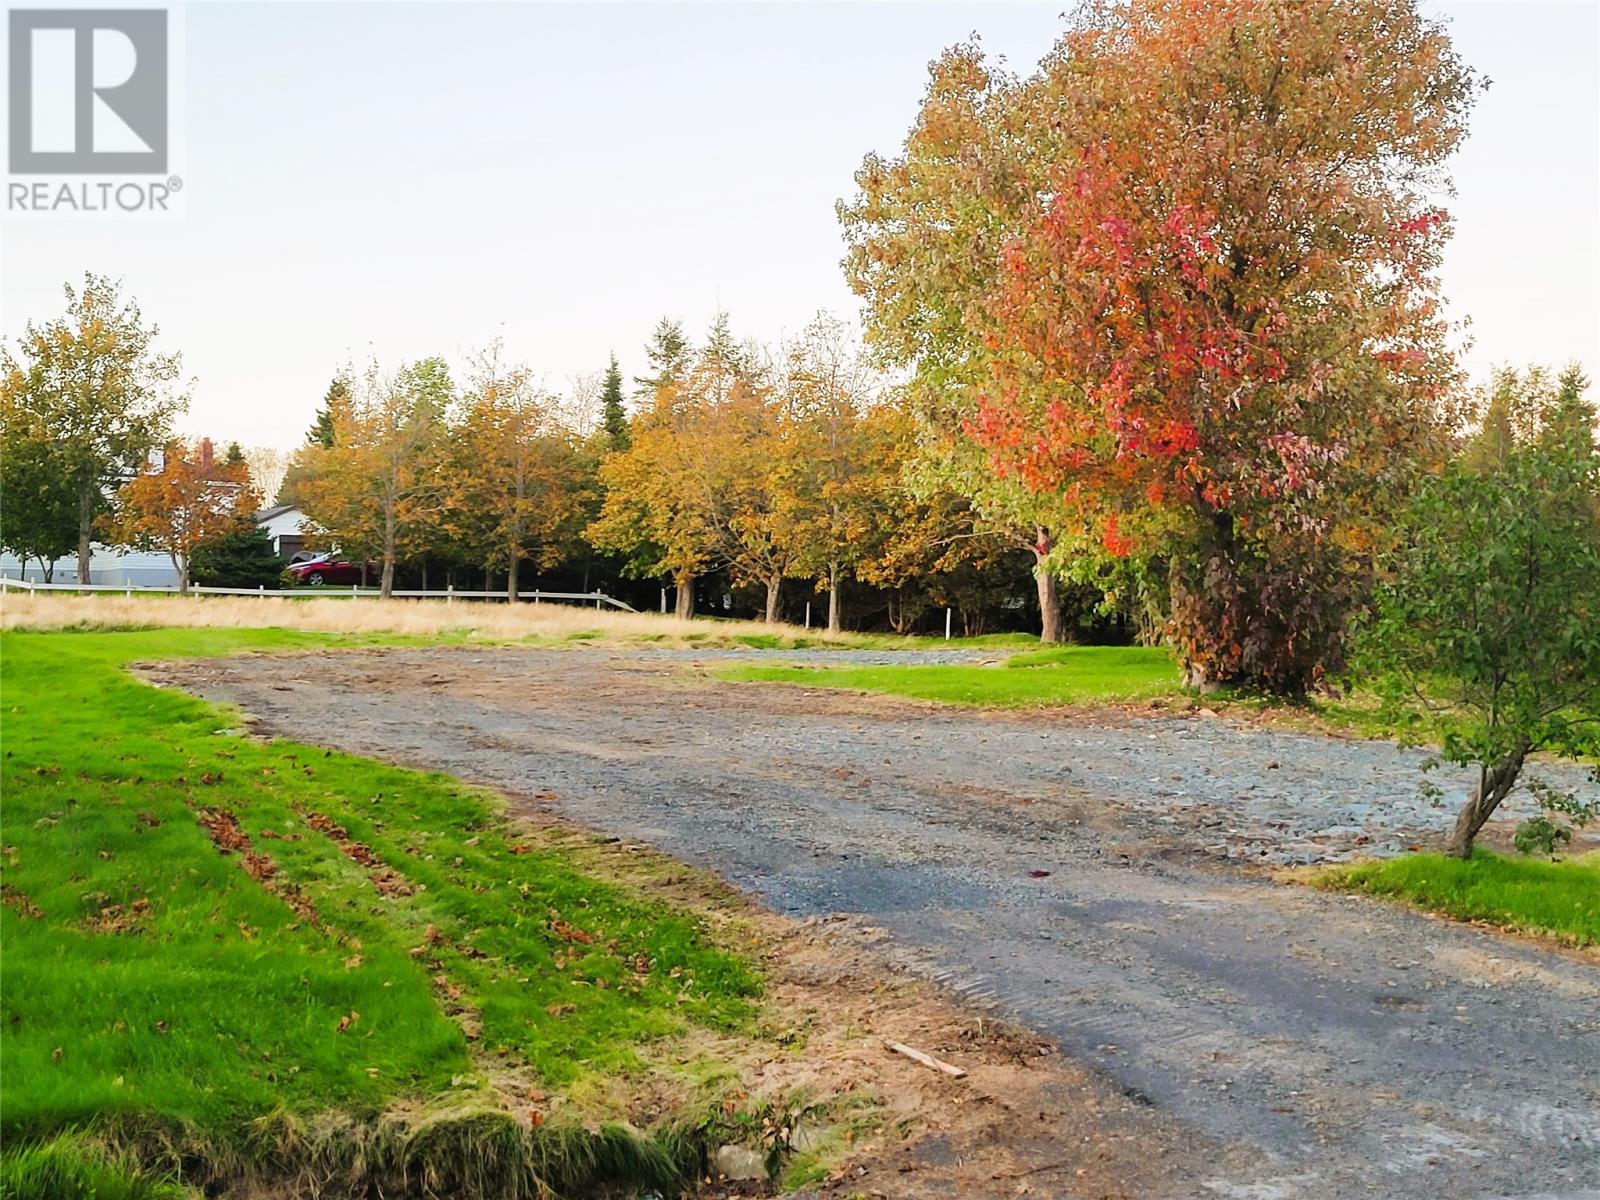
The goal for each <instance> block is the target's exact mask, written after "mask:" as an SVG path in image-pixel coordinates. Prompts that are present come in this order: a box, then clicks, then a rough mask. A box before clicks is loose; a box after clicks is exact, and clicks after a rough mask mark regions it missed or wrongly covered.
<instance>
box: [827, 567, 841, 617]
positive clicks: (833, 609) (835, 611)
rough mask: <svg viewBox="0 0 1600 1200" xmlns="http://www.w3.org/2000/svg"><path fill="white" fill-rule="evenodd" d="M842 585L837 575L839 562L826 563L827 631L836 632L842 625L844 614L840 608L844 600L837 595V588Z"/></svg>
mask: <svg viewBox="0 0 1600 1200" xmlns="http://www.w3.org/2000/svg"><path fill="white" fill-rule="evenodd" d="M843 586H844V580H843V579H841V578H840V577H839V564H838V563H829V564H828V632H829V633H838V632H839V631H840V630H841V629H842V628H843V627H844V614H843V612H841V611H840V610H841V609H842V608H843V607H844V601H843V600H841V599H840V597H839V589H840V588H841V587H843Z"/></svg>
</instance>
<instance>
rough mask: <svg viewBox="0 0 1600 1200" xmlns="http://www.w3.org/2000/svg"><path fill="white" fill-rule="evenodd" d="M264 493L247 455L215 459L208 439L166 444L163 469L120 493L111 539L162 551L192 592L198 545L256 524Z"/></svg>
mask: <svg viewBox="0 0 1600 1200" xmlns="http://www.w3.org/2000/svg"><path fill="white" fill-rule="evenodd" d="M260 507H261V496H260V493H258V492H257V491H256V489H255V487H254V485H253V484H252V483H251V482H250V468H249V466H248V465H247V464H246V463H245V461H244V459H243V458H238V459H225V460H222V461H217V460H216V459H215V458H214V456H213V453H212V449H211V443H210V441H208V440H207V441H201V442H200V443H198V444H197V445H194V446H190V445H189V444H188V443H186V442H184V441H182V440H181V439H174V440H173V441H170V442H168V443H167V446H166V450H165V452H164V454H163V457H162V461H161V465H160V467H159V468H156V469H152V470H147V471H145V472H143V473H141V474H140V475H138V476H136V477H135V478H133V479H131V480H129V481H128V482H127V483H126V484H124V485H123V487H122V489H121V491H119V492H118V493H117V502H116V512H115V514H114V516H113V518H112V521H111V523H110V530H111V536H112V538H113V539H114V540H115V541H117V542H118V543H120V544H122V545H125V546H135V547H139V548H141V549H145V548H147V549H152V550H159V551H162V552H164V553H165V554H166V555H167V557H169V558H170V559H171V560H172V567H173V570H175V571H176V572H177V573H178V591H179V592H182V593H184V594H187V593H188V591H189V563H190V560H191V559H192V558H193V556H194V552H195V550H196V549H197V548H198V547H200V546H203V545H205V544H206V543H208V542H214V541H217V540H218V539H220V538H224V537H226V536H228V535H229V534H230V533H238V532H241V531H243V530H247V529H251V528H253V521H252V517H253V516H254V514H255V511H256V510H257V509H258V508H260Z"/></svg>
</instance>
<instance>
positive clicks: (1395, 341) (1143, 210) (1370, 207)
mask: <svg viewBox="0 0 1600 1200" xmlns="http://www.w3.org/2000/svg"><path fill="white" fill-rule="evenodd" d="M1478 87H1479V81H1478V79H1477V78H1476V77H1475V76H1474V75H1473V73H1472V72H1471V71H1470V70H1468V69H1467V68H1466V67H1465V66H1464V65H1463V64H1462V62H1461V61H1460V59H1459V58H1458V57H1457V55H1456V54H1455V53H1454V51H1453V50H1452V48H1451V46H1450V42H1449V39H1448V37H1447V36H1446V33H1445V31H1444V29H1443V27H1442V26H1441V25H1440V24H1439V23H1437V22H1435V21H1432V20H1430V19H1427V18H1425V17H1423V16H1422V15H1421V14H1420V13H1419V12H1418V11H1417V9H1416V6H1415V4H1413V3H1411V2H1409V0H1381V2H1379V0H1214V2H1213V3H1208V4H1173V3H1170V2H1169V0H1126V2H1124V3H1110V2H1109V0H1096V2H1091V3H1088V4H1086V5H1085V6H1083V7H1082V8H1081V9H1079V10H1078V13H1077V15H1076V16H1075V17H1074V19H1073V22H1072V25H1071V27H1070V28H1069V30H1068V31H1067V33H1066V34H1065V36H1064V37H1063V38H1062V40H1061V42H1060V44H1059V45H1058V46H1057V48H1056V50H1055V51H1054V53H1053V54H1052V55H1051V56H1050V57H1048V58H1047V59H1046V60H1045V61H1044V63H1043V64H1042V65H1041V66H1040V68H1039V70H1038V71H1037V73H1035V74H1034V75H1032V76H1031V77H1029V78H1026V79H1016V78H1010V77H1006V76H1002V75H999V74H997V73H994V72H992V71H991V70H990V69H989V68H988V67H987V66H986V65H985V63H984V62H983V60H982V57H981V56H980V55H979V54H978V52H977V51H976V49H975V48H973V47H970V46H963V47H958V48H956V49H954V50H952V51H950V52H948V53H947V54H946V55H945V56H944V57H943V58H942V59H941V60H940V61H939V62H938V63H936V64H935V67H934V70H933V76H932V81H931V83H930V86H929V90H928V94H927V97H926V99H925V102H924V105H923V108H922V111H921V113H920V115H919V117H918V120H917V122H916V124H915V126H914V128H913V129H912V132H911V135H910V137H909V139H908V141H907V144H906V148H905V152H904V154H903V155H902V156H901V157H899V158H897V159H895V160H892V161H891V160H883V159H880V158H877V157H873V158H869V159H868V160H867V161H866V163H865V165H864V166H863V167H862V169H861V170H860V172H859V173H858V176H857V181H858V183H859V184H860V188H861V192H860V195H859V197H858V198H857V199H856V200H855V201H854V202H853V203H851V204H848V205H845V206H843V207H842V209H841V214H842V216H843V219H844V221H845V224H846V227H847V230H848V232H849V235H850V238H851V242H852V246H851V255H850V259H849V273H850V277H851V280H852V283H853V284H854V286H855V287H856V288H857V290H858V291H859V292H861V293H862V294H863V295H864V296H865V297H866V298H867V300H868V302H869V317H870V322H871V324H870V332H871V334H872V336H873V337H874V338H875V339H876V341H877V342H878V344H879V345H880V346H881V347H882V348H883V349H884V350H885V351H886V352H887V353H888V355H889V356H890V357H891V358H893V359H895V360H897V361H898V362H901V363H903V364H906V365H909V366H911V367H913V368H914V372H915V374H914V378H915V386H916V387H917V388H918V389H920V390H922V391H923V392H925V393H931V394H934V395H936V396H938V397H939V398H940V399H941V400H942V401H943V402H944V403H945V405H946V407H947V409H948V411H950V412H951V413H952V419H951V423H950V429H949V432H951V433H954V434H959V435H960V436H961V437H963V438H966V439H968V440H970V441H971V442H972V443H973V444H974V445H976V446H978V447H980V448H981V449H982V450H983V451H984V452H985V453H986V455H987V456H988V459H989V464H990V467H991V469H992V471H993V473H994V474H996V475H997V476H1003V477H1005V478H1006V479H1010V480H1016V481H1019V482H1020V483H1021V484H1022V485H1023V486H1025V487H1027V488H1028V489H1030V490H1032V491H1034V492H1036V493H1038V494H1040V495H1041V496H1046V497H1049V498H1051V499H1052V501H1053V502H1055V503H1056V504H1057V506H1058V509H1059V511H1060V512H1061V513H1063V514H1065V515H1066V516H1067V517H1068V518H1069V519H1071V520H1074V521H1076V522H1078V523H1080V524H1081V527H1082V531H1083V532H1085V533H1088V534H1090V535H1092V536H1093V537H1094V538H1095V540H1096V541H1098V542H1099V543H1100V545H1101V546H1102V547H1103V548H1104V549H1105V550H1106V551H1107V552H1109V553H1111V554H1114V555H1127V554H1140V553H1146V554H1153V555H1156V556H1159V557H1161V558H1163V559H1164V560H1165V561H1166V562H1167V563H1168V564H1170V569H1171V570H1170V578H1169V586H1170V594H1171V602H1172V612H1171V622H1170V628H1169V632H1170V636H1171V637H1172V639H1173V641H1174V642H1175V644H1176V646H1177V648H1178V650H1179V652H1180V655H1181V657H1182V658H1183V660H1184V663H1185V666H1186V668H1187V672H1188V675H1189V678H1190V679H1191V681H1192V682H1194V683H1196V684H1199V685H1212V684H1220V683H1239V684H1247V685H1257V686H1262V687H1266V688H1269V689H1273V690H1279V691H1287V692H1296V691H1302V690H1304V689H1305V688H1306V687H1307V686H1310V685H1311V684H1312V683H1313V682H1315V680H1316V679H1317V678H1318V677H1320V675H1321V674H1322V673H1323V672H1324V671H1325V670H1327V669H1331V668H1332V667H1333V666H1334V665H1335V664H1336V663H1337V660H1338V657H1339V652H1340V645H1341V642H1342V637H1343V632H1344V626H1345V621H1346V617H1347V615H1348V613H1349V612H1350V610H1351V608H1352V606H1353V605H1354V604H1355V603H1356V602H1357V600H1358V598H1359V595H1360V592H1361V581H1362V574H1363V567H1364V563H1365V560H1366V559H1367V558H1368V557H1370V551H1371V543H1372V541H1373V539H1374V538H1375V537H1376V536H1378V535H1379V534H1380V533H1381V531H1382V529H1383V527H1384V523H1385V522H1384V517H1385V514H1386V513H1387V512H1388V511H1391V509H1392V507H1393V501H1394V500H1395V499H1396V498H1397V496H1398V495H1399V494H1401V493H1403V492H1404V491H1405V490H1406V487H1407V486H1408V483H1409V480H1410V478H1411V476H1412V475H1413V474H1414V472H1415V467H1416V465H1417V464H1418V463H1419V462H1428V461H1430V460H1437V458H1438V456H1439V454H1440V451H1441V449H1442V442H1443V438H1442V434H1443V432H1444V431H1445V430H1446V429H1447V428H1448V425H1449V417H1450V414H1449V413H1448V412H1447V411H1446V410H1447V408H1448V406H1449V405H1450V403H1451V402H1452V399H1453V397H1454V395H1455V392H1456V387H1457V379H1456V372H1455V367H1454V363H1453V360H1452V358H1451V355H1450V353H1449V349H1448V346H1447V344H1446V335H1447V328H1446V326H1445V324H1444V322H1443V319H1442V317H1441V314H1440V305H1439V296H1438V280H1437V267H1438V263H1439V256H1440V249H1441V246H1442V244H1443V241H1444V239H1445V237H1446V235H1447V233H1448V229H1449V220H1448V218H1447V216H1446V214H1445V213H1444V212H1443V211H1442V210H1441V209H1439V208H1438V207H1437V204H1436V197H1437V195H1438V193H1439V192H1440V191H1441V190H1443V189H1444V188H1445V187H1446V186H1447V180H1446V179H1445V177H1444V176H1443V173H1442V168H1443V164H1444V162H1445V160H1446V158H1447V157H1448V155H1449V154H1450V152H1451V150H1452V149H1453V148H1454V147H1455V145H1456V144H1457V143H1458V142H1459V140H1460V138H1461V136H1462V133H1463V129H1464V121H1465V117H1466V114H1467V112H1468V111H1469V109H1470V107H1471V105H1472V102H1473V98H1474V95H1475V93H1476V91H1477V89H1478ZM1147 533H1148V540H1147Z"/></svg>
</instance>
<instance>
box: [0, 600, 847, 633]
mask: <svg viewBox="0 0 1600 1200" xmlns="http://www.w3.org/2000/svg"><path fill="white" fill-rule="evenodd" d="M130 626H145V627H150V626H160V627H171V628H194V627H197V626H200V627H223V628H236V629H303V630H315V631H317V632H321V633H393V634H410V635H414V636H417V637H436V636H440V635H443V634H455V635H460V634H463V633H466V634H471V635H473V636H475V637H482V638H488V639H495V640H508V641H509V640H516V639H521V638H551V639H562V638H568V637H571V636H572V635H574V634H580V633H591V634H597V635H599V636H600V637H602V638H616V639H619V640H643V639H649V640H673V641H677V640H684V639H687V638H689V637H690V636H691V635H692V636H693V637H694V639H695V640H696V641H704V640H706V639H707V638H708V637H710V638H729V637H740V636H759V635H766V636H771V635H773V634H777V635H778V636H780V637H790V636H793V635H797V634H802V635H805V636H808V637H811V638H813V639H816V640H827V636H826V634H825V633H824V632H821V631H817V630H812V631H810V632H809V633H806V631H804V630H801V629H798V628H796V627H795V626H792V625H779V626H770V625H762V624H759V623H757V622H755V621H715V622H712V621H705V620H701V621H685V620H682V619H680V618H678V617H670V616H660V615H658V614H655V613H626V612H618V611H617V610H615V609H610V610H605V611H599V612H597V611H595V610H594V609H592V608H578V607H574V606H570V605H564V604H549V603H546V604H530V603H521V604H516V605H508V604H489V603H482V602H471V601H465V600H457V601H455V602H454V603H447V602H446V601H443V600H377V599H368V598H366V597H362V598H360V599H341V600H335V599H327V600H302V599H298V598H296V599H289V598H287V597H283V596H265V597H261V598H259V599H258V598H254V597H249V596H204V597H200V596H190V597H180V596H119V595H115V594H112V593H105V592H102V593H98V594H94V593H91V594H89V595H70V594H69V595H41V594H32V595H28V594H19V593H16V592H8V593H5V594H4V596H3V597H0V627H3V628H5V629H34V630H50V629H117V628H123V629H125V628H128V627H130ZM839 640H841V641H848V640H850V639H849V638H848V636H847V637H846V638H842V639H839Z"/></svg>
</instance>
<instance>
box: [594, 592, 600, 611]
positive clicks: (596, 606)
mask: <svg viewBox="0 0 1600 1200" xmlns="http://www.w3.org/2000/svg"><path fill="white" fill-rule="evenodd" d="M594 610H595V612H599V611H600V589H599V588H595V590H594Z"/></svg>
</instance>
